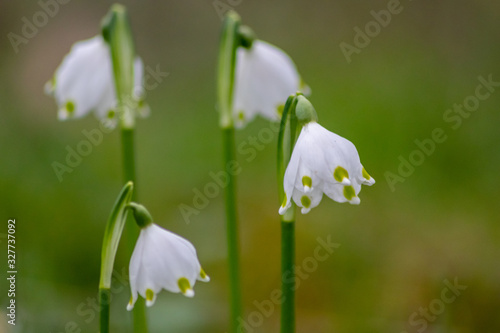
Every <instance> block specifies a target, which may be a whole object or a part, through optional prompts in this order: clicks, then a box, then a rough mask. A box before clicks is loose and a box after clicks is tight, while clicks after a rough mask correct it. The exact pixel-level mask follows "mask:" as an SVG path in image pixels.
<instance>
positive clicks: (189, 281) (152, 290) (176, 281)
mask: <svg viewBox="0 0 500 333" xmlns="http://www.w3.org/2000/svg"><path fill="white" fill-rule="evenodd" d="M129 270H130V288H131V289H132V297H131V298H130V302H129V304H128V305H127V310H129V311H130V310H132V308H133V307H134V304H135V302H136V300H137V294H138V293H139V294H140V295H141V296H142V297H144V298H145V299H146V305H147V306H152V305H153V304H154V302H155V300H156V295H157V294H158V293H159V292H160V291H161V290H162V289H165V290H168V291H171V292H173V293H178V292H182V293H183V294H184V295H185V296H187V297H193V296H194V291H193V289H192V287H193V286H194V284H195V282H196V280H200V281H205V282H208V281H210V278H209V277H208V275H206V274H205V272H204V271H203V269H202V268H201V265H200V262H199V261H198V257H197V255H196V249H195V248H194V246H193V245H192V244H191V243H190V242H189V241H187V240H186V239H184V238H182V237H180V236H178V235H176V234H174V233H172V232H170V231H167V230H165V229H163V228H161V227H159V226H158V225H156V224H154V223H150V224H149V225H147V226H146V227H144V228H142V229H141V233H140V235H139V239H138V240H137V243H136V245H135V248H134V252H133V253H132V258H131V259H130V267H129Z"/></svg>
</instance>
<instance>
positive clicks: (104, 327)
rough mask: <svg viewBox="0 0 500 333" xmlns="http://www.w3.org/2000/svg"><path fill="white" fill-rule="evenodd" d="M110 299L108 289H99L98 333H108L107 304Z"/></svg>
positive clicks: (109, 290)
mask: <svg viewBox="0 0 500 333" xmlns="http://www.w3.org/2000/svg"><path fill="white" fill-rule="evenodd" d="M110 298H111V289H110V288H99V307H100V314H101V317H100V321H99V329H100V330H99V332H100V333H109V302H110Z"/></svg>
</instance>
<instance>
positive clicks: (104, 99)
mask: <svg viewBox="0 0 500 333" xmlns="http://www.w3.org/2000/svg"><path fill="white" fill-rule="evenodd" d="M143 73H144V65H143V63H142V60H141V59H140V58H139V57H137V58H136V60H135V62H134V93H133V95H134V96H133V101H125V103H129V102H130V103H136V105H137V106H138V107H139V108H140V109H141V110H140V113H141V114H146V113H147V111H148V109H147V106H145V105H144V102H143V100H142V97H143V94H144V91H143V84H142V83H143ZM45 92H46V93H47V94H49V95H52V96H53V97H54V98H55V100H56V103H57V105H58V108H59V111H58V114H57V115H58V118H59V120H66V119H71V118H81V117H83V116H85V115H87V114H88V113H90V112H91V111H94V113H95V115H96V117H97V118H99V119H100V120H102V121H104V122H105V123H106V124H107V125H108V126H110V127H114V126H115V125H116V122H117V115H116V109H117V99H116V92H115V85H114V78H113V69H112V64H111V56H110V50H109V46H108V45H107V44H106V42H105V41H104V39H103V38H102V36H100V35H98V36H96V37H93V38H90V39H87V40H83V41H79V42H77V43H75V44H74V45H73V46H72V48H71V50H70V52H69V53H68V54H67V55H66V56H65V57H64V59H63V61H62V63H61V64H60V65H59V67H58V68H57V70H56V72H55V74H54V76H53V78H52V80H51V81H49V82H47V84H46V85H45Z"/></svg>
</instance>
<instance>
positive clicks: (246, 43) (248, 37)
mask: <svg viewBox="0 0 500 333" xmlns="http://www.w3.org/2000/svg"><path fill="white" fill-rule="evenodd" d="M238 35H239V36H240V44H241V46H243V47H244V48H246V49H250V48H251V47H252V44H253V41H254V40H256V39H257V36H256V35H255V33H254V32H253V30H252V28H250V27H249V26H247V25H240V26H239V28H238Z"/></svg>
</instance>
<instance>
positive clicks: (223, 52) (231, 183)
mask: <svg viewBox="0 0 500 333" xmlns="http://www.w3.org/2000/svg"><path fill="white" fill-rule="evenodd" d="M239 27H240V18H239V16H238V14H236V13H235V12H232V11H231V12H229V13H228V14H227V15H226V18H225V20H224V23H223V28H222V34H221V40H220V49H219V60H218V71H217V107H218V111H219V125H220V127H221V130H222V141H223V151H224V165H227V164H228V163H230V162H231V161H234V160H235V158H236V156H235V155H236V153H235V151H236V148H235V143H234V121H233V93H234V72H235V63H236V50H237V47H238V46H239V44H240V37H239V35H238V29H239ZM228 177H229V179H228V184H227V186H226V189H225V206H226V232H227V246H228V266H229V289H230V329H231V332H236V330H237V327H238V318H239V317H241V315H242V304H241V284H240V269H239V233H238V214H237V207H236V203H237V202H236V176H235V175H234V174H232V173H229V175H228Z"/></svg>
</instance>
